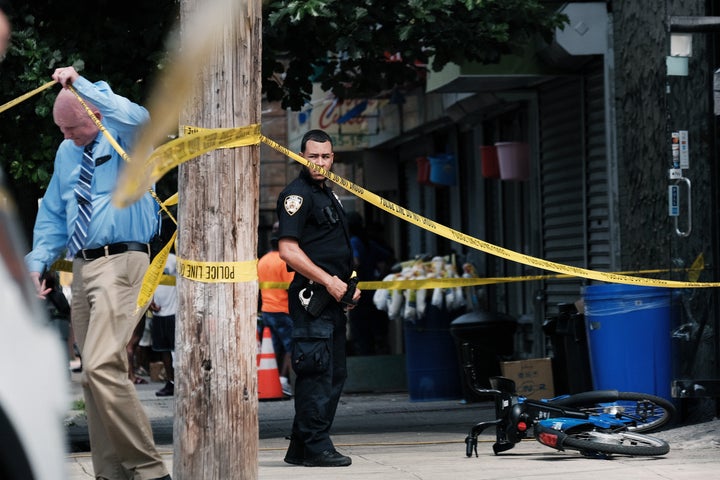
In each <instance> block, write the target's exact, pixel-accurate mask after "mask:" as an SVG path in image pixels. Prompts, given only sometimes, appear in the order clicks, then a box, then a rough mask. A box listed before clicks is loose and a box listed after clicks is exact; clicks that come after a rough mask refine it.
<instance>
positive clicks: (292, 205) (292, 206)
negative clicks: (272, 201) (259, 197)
mask: <svg viewBox="0 0 720 480" xmlns="http://www.w3.org/2000/svg"><path fill="white" fill-rule="evenodd" d="M302 203H303V198H302V197H301V196H300V195H288V196H287V197H285V201H284V202H283V205H284V206H285V211H286V212H287V213H288V215H290V216H293V215H295V214H296V213H297V211H298V210H300V207H301V206H302Z"/></svg>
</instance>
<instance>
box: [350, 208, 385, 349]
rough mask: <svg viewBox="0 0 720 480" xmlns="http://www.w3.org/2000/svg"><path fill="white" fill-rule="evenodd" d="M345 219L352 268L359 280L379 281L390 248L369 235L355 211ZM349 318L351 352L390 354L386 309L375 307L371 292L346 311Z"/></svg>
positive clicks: (382, 276)
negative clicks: (346, 220)
mask: <svg viewBox="0 0 720 480" xmlns="http://www.w3.org/2000/svg"><path fill="white" fill-rule="evenodd" d="M347 218H348V228H349V230H350V245H351V246H352V251H353V267H354V268H355V271H356V272H357V278H358V281H360V282H373V281H378V280H381V279H382V278H384V277H385V275H386V274H387V270H388V264H389V263H391V262H392V259H393V253H392V251H391V250H390V249H388V248H387V247H385V246H384V245H382V244H381V243H380V242H378V241H376V240H374V239H372V238H371V237H370V235H369V234H368V232H367V230H366V228H365V225H364V223H363V218H362V216H361V215H360V214H359V213H358V212H350V213H348V216H347ZM348 319H349V322H350V346H351V352H352V353H351V354H352V355H376V354H387V353H389V345H388V341H387V336H388V327H389V324H390V318H389V317H388V314H387V312H385V311H381V310H378V309H377V307H376V306H375V303H374V302H373V297H372V296H371V295H363V296H361V297H360V301H359V302H358V304H357V306H356V307H355V308H353V309H352V310H351V311H350V312H349V313H348Z"/></svg>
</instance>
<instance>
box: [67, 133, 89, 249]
mask: <svg viewBox="0 0 720 480" xmlns="http://www.w3.org/2000/svg"><path fill="white" fill-rule="evenodd" d="M94 145H95V142H92V143H90V144H89V145H87V146H86V147H85V149H84V150H83V160H82V164H81V165H80V178H79V179H78V182H77V185H75V196H76V198H77V202H78V215H77V218H76V219H75V230H74V231H73V233H72V235H71V236H70V240H69V241H68V244H67V248H68V257H74V256H75V254H76V253H77V252H78V251H80V250H81V249H82V248H83V247H84V246H85V237H87V232H88V226H89V225H90V217H92V209H93V206H92V194H91V193H90V186H91V185H92V177H93V172H94V171H95V162H94V161H93V158H92V149H93V146H94Z"/></svg>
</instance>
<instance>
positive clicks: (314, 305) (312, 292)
mask: <svg viewBox="0 0 720 480" xmlns="http://www.w3.org/2000/svg"><path fill="white" fill-rule="evenodd" d="M298 295H299V297H300V304H301V305H302V306H303V307H304V308H305V310H307V312H308V313H309V314H310V315H312V316H313V317H319V316H320V314H321V313H322V312H323V310H325V307H326V306H327V304H328V303H329V302H330V300H332V299H333V298H332V295H330V293H329V292H328V291H327V289H326V288H325V287H323V286H322V285H320V284H318V283H314V282H310V283H308V284H307V286H306V287H305V288H303V289H302V290H300V293H299V294H298Z"/></svg>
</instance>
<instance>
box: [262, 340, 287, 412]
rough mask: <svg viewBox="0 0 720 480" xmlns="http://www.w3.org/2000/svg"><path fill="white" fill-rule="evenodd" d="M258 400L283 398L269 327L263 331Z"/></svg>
mask: <svg viewBox="0 0 720 480" xmlns="http://www.w3.org/2000/svg"><path fill="white" fill-rule="evenodd" d="M258 398H259V399H260V400H267V399H272V398H283V392H282V386H281V385H280V372H278V365H277V360H276V359H275V349H274V348H273V344H272V335H271V333H270V329H269V328H268V327H265V328H264V329H263V336H262V346H261V348H260V355H259V356H258Z"/></svg>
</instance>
